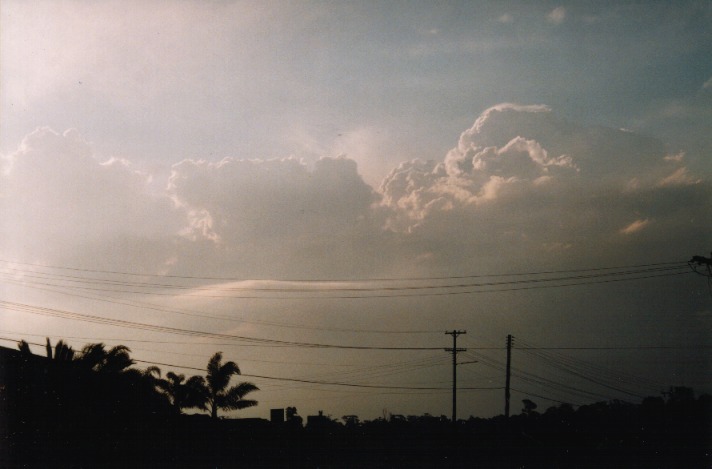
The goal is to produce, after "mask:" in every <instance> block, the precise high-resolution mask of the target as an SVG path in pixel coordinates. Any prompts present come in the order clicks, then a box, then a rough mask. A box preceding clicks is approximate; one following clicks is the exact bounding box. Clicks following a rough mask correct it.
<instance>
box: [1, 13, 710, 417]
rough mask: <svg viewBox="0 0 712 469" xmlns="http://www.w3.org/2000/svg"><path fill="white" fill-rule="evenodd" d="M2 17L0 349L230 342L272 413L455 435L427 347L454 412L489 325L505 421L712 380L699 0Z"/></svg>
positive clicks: (480, 405)
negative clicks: (410, 425)
mask: <svg viewBox="0 0 712 469" xmlns="http://www.w3.org/2000/svg"><path fill="white" fill-rule="evenodd" d="M0 14H1V16H0V48H1V50H0V70H2V74H1V75H0V110H1V114H0V116H1V118H0V136H1V142H0V215H1V216H2V217H1V220H2V221H1V222H0V275H1V276H2V279H3V283H2V286H0V302H2V303H0V337H2V338H4V339H11V340H3V341H2V342H1V343H0V345H3V346H10V347H14V344H13V342H12V340H16V339H20V338H24V339H26V340H28V341H30V342H38V343H39V342H43V341H44V337H47V336H49V337H51V338H52V340H53V341H55V340H57V339H60V338H65V339H67V340H68V341H69V342H70V343H71V344H73V345H74V346H75V347H76V348H80V347H81V346H82V345H83V344H85V343H87V342H96V341H103V342H106V343H108V344H111V345H115V344H119V343H121V344H125V345H128V346H129V347H131V349H132V351H133V356H134V357H135V358H136V359H138V360H144V361H143V362H139V363H137V365H138V366H144V367H145V366H148V365H149V363H148V362H158V363H162V364H164V365H161V368H162V369H163V370H164V372H166V371H169V370H174V371H177V372H182V373H185V374H187V375H190V374H194V373H199V371H198V370H193V369H190V368H186V369H181V368H177V366H186V367H193V368H200V369H204V367H205V365H206V364H207V360H208V358H209V357H210V355H212V353H214V352H215V351H218V350H222V351H223V352H224V354H225V357H226V359H230V360H234V361H236V362H238V363H239V365H240V367H241V369H242V372H243V374H245V375H248V376H250V377H249V378H247V377H245V378H244V380H250V381H252V382H254V383H255V384H257V385H258V386H259V387H260V388H261V391H259V392H257V393H255V395H254V398H255V399H257V400H259V401H260V405H259V406H258V407H256V408H253V409H249V410H246V411H242V412H240V413H239V415H241V416H259V417H264V418H267V417H268V415H269V409H270V408H274V407H286V406H296V407H297V409H298V410H299V412H300V414H302V415H308V414H315V413H316V412H317V410H323V411H324V412H325V413H327V414H331V415H332V416H334V417H336V418H339V417H341V416H342V415H346V414H358V415H360V416H361V417H362V418H367V419H371V418H376V417H379V416H381V415H382V414H383V412H384V411H385V412H390V413H393V414H423V413H425V412H428V413H431V414H435V415H440V414H445V415H448V416H449V415H450V402H451V401H450V395H449V391H448V387H449V386H450V384H451V378H452V376H451V373H452V369H451V364H450V363H451V362H450V360H451V356H450V355H448V354H447V353H446V352H445V351H444V350H443V348H445V347H452V337H451V336H448V335H445V334H444V333H445V331H446V330H466V331H467V334H466V335H461V336H460V337H459V338H458V347H464V348H468V351H467V352H466V353H463V354H461V355H460V356H459V357H458V358H459V361H461V362H465V361H468V362H473V361H477V363H468V364H463V365H461V366H460V367H459V368H458V369H459V373H460V374H459V376H458V378H459V379H458V383H459V385H460V386H462V387H463V388H488V389H463V390H462V391H461V392H460V394H459V396H458V397H459V402H460V404H459V406H458V407H459V411H458V415H459V416H460V417H468V416H469V415H476V416H491V415H496V414H498V413H501V412H502V411H503V406H504V404H503V396H504V391H503V390H502V389H501V388H502V386H503V385H504V370H503V363H504V360H505V351H504V350H503V347H504V344H505V338H506V336H507V334H513V335H514V336H515V350H514V355H513V366H514V367H515V370H516V375H515V377H514V378H513V380H512V386H513V388H515V390H516V391H515V392H513V397H512V400H513V404H512V406H513V407H512V408H513V411H514V412H518V411H519V409H520V408H521V406H520V402H521V400H522V399H524V398H530V399H532V400H534V401H536V402H538V403H539V404H540V407H542V408H546V407H548V406H550V405H554V404H556V403H557V402H571V403H574V404H583V403H588V402H593V401H596V400H605V399H613V398H617V399H629V400H631V401H633V402H637V401H639V397H638V396H641V395H653V394H658V393H659V392H660V391H662V390H663V389H665V388H666V387H667V386H670V385H685V386H692V387H694V388H695V389H697V390H698V391H706V392H712V382H710V380H709V376H711V375H712V360H711V359H710V358H709V357H710V354H709V347H711V346H712V332H711V331H712V290H710V289H709V285H708V281H707V279H706V278H705V277H704V276H702V275H696V274H694V273H692V272H691V270H690V268H689V267H688V266H687V265H686V261H687V260H688V259H689V258H690V257H691V256H692V255H704V256H708V255H710V250H712V243H711V241H712V182H711V181H712V159H711V158H712V139H711V138H710V135H712V6H711V5H710V3H709V2H705V1H699V2H697V1H689V2H610V4H609V3H608V2H517V1H514V2H500V1H498V2H437V4H434V3H433V2H422V3H421V2H401V1H388V2H317V1H295V2H287V1H280V2H228V1H226V2H202V1H172V2H168V1H137V2H126V1H121V2H119V1H102V2H82V1H68V0H61V1H41V0H33V1H13V0H6V1H3V2H2V4H1V5H0ZM614 267H615V269H612V268H614ZM546 272H554V273H548V274H547V273H546ZM524 274H527V275H524ZM573 284H575V285H573ZM69 313H72V314H78V315H79V316H74V319H70V318H68V317H67V316H68V314H69ZM58 315H59V316H63V317H57V316H58ZM90 316H91V317H90ZM107 320H108V321H113V322H112V323H111V324H107V323H106V322H107ZM116 320H120V321H128V322H125V323H121V324H119V323H117V322H115V321H116ZM102 321H103V322H104V324H98V322H102ZM146 325H148V326H146ZM166 328H174V329H173V333H169V331H167V330H166ZM176 329H179V330H180V331H183V332H180V331H176ZM190 331H192V332H193V333H194V332H195V331H199V332H201V333H205V334H203V336H202V337H198V338H195V337H190V336H187V335H185V334H188V333H190ZM210 334H222V335H220V336H215V335H213V336H210ZM267 339H268V340H277V341H282V342H281V343H265V342H264V341H263V340H267ZM255 340H256V341H255ZM300 344H301V345H300ZM304 344H320V347H316V348H315V347H306V346H304ZM324 345H338V346H349V347H364V346H366V347H372V349H368V350H363V349H355V348H351V349H349V348H346V349H343V348H327V347H324ZM527 346H528V347H537V346H538V347H554V348H558V349H556V350H531V349H530V350H527V349H526V347H527ZM384 347H409V348H418V349H419V350H378V349H379V348H384ZM572 347H574V348H583V349H585V350H571V349H570V348H572ZM626 347H627V348H626ZM705 347H707V349H705ZM374 348H375V349H374ZM425 348H430V350H424V349H425ZM35 350H36V351H37V352H38V353H40V352H42V350H41V348H40V347H35ZM169 365H172V366H169ZM565 368H566V369H569V371H572V370H573V371H575V372H576V373H577V375H576V376H575V375H573V374H571V373H566V372H565V371H564V369H565ZM582 376H583V377H582ZM272 378H277V379H272ZM283 378H286V379H293V380H294V379H296V380H304V381H311V383H309V382H295V381H284V380H280V379H283ZM314 382H318V383H314ZM324 383H331V384H324ZM335 383H340V384H341V385H337V384H335ZM363 386H376V387H363ZM378 386H382V387H380V388H379V387H378ZM567 386H569V387H567ZM572 387H573V388H575V389H572ZM417 388H428V389H417ZM434 388H436V389H434ZM489 388H491V389H489Z"/></svg>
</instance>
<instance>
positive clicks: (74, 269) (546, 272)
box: [0, 259, 688, 283]
mask: <svg viewBox="0 0 712 469" xmlns="http://www.w3.org/2000/svg"><path fill="white" fill-rule="evenodd" d="M0 263H3V264H8V265H23V266H28V267H41V268H47V269H58V270H67V271H72V272H86V273H99V274H107V275H127V276H132V277H144V278H145V277H149V278H172V279H184V280H209V281H227V282H241V281H280V282H295V283H296V282H301V283H312V282H317V283H323V282H337V283H342V282H383V281H418V280H459V279H468V278H486V277H515V276H529V275H549V274H564V273H578V272H596V271H605V270H621V269H637V268H644V267H660V266H671V265H680V264H685V265H688V263H687V262H681V261H668V262H655V263H647V264H633V265H622V266H612V267H611V266H609V267H593V268H588V269H569V270H543V271H533V272H515V273H503V274H470V275H450V276H440V277H384V278H369V277H367V278H340V279H334V278H331V279H294V278H283V279H274V278H273V279H255V278H237V277H216V276H213V277H206V276H187V275H171V274H148V273H138V272H121V271H111V270H99V269H82V268H77V267H66V266H56V265H48V264H37V263H28V262H18V261H10V260H6V259H0Z"/></svg>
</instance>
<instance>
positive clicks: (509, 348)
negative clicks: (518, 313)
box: [504, 334, 514, 418]
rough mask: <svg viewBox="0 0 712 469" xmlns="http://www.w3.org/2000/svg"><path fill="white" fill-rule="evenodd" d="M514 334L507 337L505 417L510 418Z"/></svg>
mask: <svg viewBox="0 0 712 469" xmlns="http://www.w3.org/2000/svg"><path fill="white" fill-rule="evenodd" d="M512 339H514V337H512V334H509V335H508V336H507V378H506V381H505V385H504V416H505V417H506V418H509V396H510V395H509V378H510V376H511V374H512V370H511V366H512V342H513V340H512Z"/></svg>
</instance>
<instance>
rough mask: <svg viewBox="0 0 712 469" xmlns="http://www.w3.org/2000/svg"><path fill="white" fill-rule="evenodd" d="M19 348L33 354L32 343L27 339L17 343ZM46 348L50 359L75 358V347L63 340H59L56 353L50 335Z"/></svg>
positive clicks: (68, 359)
mask: <svg viewBox="0 0 712 469" xmlns="http://www.w3.org/2000/svg"><path fill="white" fill-rule="evenodd" d="M17 348H18V349H19V350H20V352H21V353H22V354H23V355H25V356H29V355H32V351H31V350H30V344H28V343H27V342H26V341H25V340H21V341H20V342H18V343H17ZM45 350H46V351H47V358H49V359H50V360H55V361H61V362H71V361H73V360H74V355H75V352H74V349H73V348H72V347H70V346H69V345H67V344H66V343H64V341H63V340H61V339H60V340H59V342H57V345H56V346H55V347H54V353H53V352H52V343H51V342H50V341H49V337H47V343H46V345H45Z"/></svg>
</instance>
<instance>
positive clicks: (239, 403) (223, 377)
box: [199, 352, 259, 418]
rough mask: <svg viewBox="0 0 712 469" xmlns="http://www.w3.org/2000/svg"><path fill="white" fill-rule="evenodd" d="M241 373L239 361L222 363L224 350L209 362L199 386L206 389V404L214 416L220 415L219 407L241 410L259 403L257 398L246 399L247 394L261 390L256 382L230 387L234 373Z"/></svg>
mask: <svg viewBox="0 0 712 469" xmlns="http://www.w3.org/2000/svg"><path fill="white" fill-rule="evenodd" d="M239 374H240V368H239V367H238V366H237V363H235V362H232V361H229V362H227V363H225V364H223V363H222V352H217V353H215V355H213V356H212V358H211V359H210V361H209V362H208V374H207V376H206V379H205V381H202V379H201V381H202V383H201V384H200V385H199V386H201V387H203V388H204V389H205V396H206V404H207V406H208V407H209V408H210V415H211V416H212V417H213V418H217V417H218V409H224V410H239V409H246V408H248V407H253V406H256V405H257V401H255V400H252V399H244V397H245V396H246V395H247V394H249V393H251V392H252V391H257V390H259V388H258V387H257V386H255V385H254V384H252V383H244V382H243V383H240V384H238V385H236V386H232V387H230V388H228V385H229V384H230V378H231V377H232V375H239Z"/></svg>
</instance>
